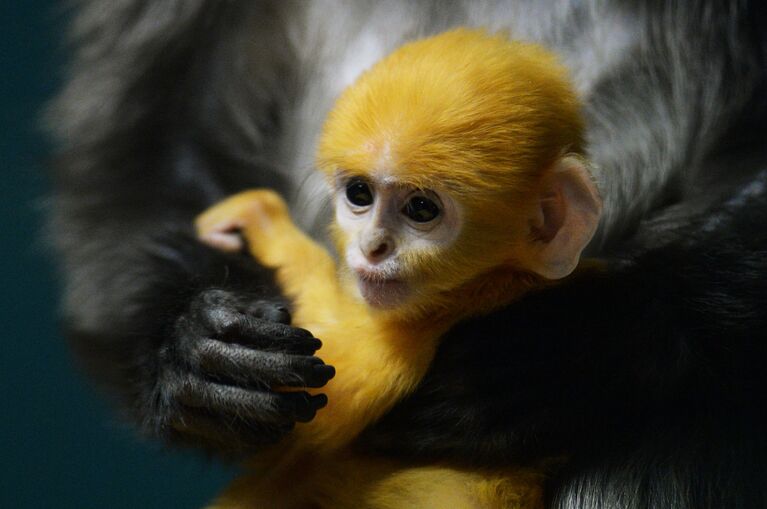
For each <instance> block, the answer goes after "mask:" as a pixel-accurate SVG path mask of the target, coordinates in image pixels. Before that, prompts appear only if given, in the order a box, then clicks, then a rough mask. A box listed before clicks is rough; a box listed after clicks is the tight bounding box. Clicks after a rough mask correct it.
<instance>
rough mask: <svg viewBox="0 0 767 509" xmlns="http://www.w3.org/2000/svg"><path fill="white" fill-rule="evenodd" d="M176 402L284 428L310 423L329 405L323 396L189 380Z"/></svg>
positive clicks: (195, 379) (177, 396) (183, 384)
mask: <svg viewBox="0 0 767 509" xmlns="http://www.w3.org/2000/svg"><path fill="white" fill-rule="evenodd" d="M176 399H177V401H178V402H179V403H181V405H183V406H186V407H190V408H198V409H205V410H206V411H208V412H210V413H211V414H215V415H234V416H238V417H240V418H242V419H245V420H246V421H252V422H257V423H260V424H262V425H278V426H283V425H286V424H290V423H292V422H296V421H298V422H308V421H310V420H312V419H313V418H314V416H315V415H316V413H317V410H319V409H320V408H323V407H324V406H325V405H326V404H327V397H326V396H325V395H323V394H320V395H316V396H312V395H310V394H308V393H306V392H294V393H275V392H271V391H256V390H249V389H243V388H240V387H233V386H231V385H223V384H218V383H214V382H209V381H207V380H204V379H200V378H197V377H188V378H187V379H186V380H184V382H183V383H181V384H180V386H179V388H178V391H177V394H176Z"/></svg>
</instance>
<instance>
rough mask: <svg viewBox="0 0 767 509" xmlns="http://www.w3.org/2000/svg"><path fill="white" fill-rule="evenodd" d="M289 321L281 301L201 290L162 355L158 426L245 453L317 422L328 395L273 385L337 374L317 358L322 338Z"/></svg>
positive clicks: (183, 439) (186, 439)
mask: <svg viewBox="0 0 767 509" xmlns="http://www.w3.org/2000/svg"><path fill="white" fill-rule="evenodd" d="M289 321H290V315H289V313H288V312H287V310H286V309H285V308H284V307H282V306H281V305H279V304H276V303H274V302H267V301H255V302H253V301H250V300H248V299H244V298H242V297H240V296H238V295H237V294H235V293H233V292H230V291H225V290H218V289H209V290H205V291H202V292H201V293H200V294H198V296H197V297H196V298H194V299H193V301H192V302H191V305H190V307H189V308H188V310H187V312H186V313H184V314H182V315H181V316H180V317H179V319H178V320H177V321H176V323H175V327H174V329H175V331H174V332H175V338H174V339H175V340H174V341H171V342H168V343H167V344H166V345H164V346H163V347H162V350H161V352H160V363H159V367H158V376H157V378H158V380H159V383H158V384H157V386H156V388H155V391H154V395H153V398H152V400H153V404H156V405H158V407H159V408H156V409H155V412H154V413H153V415H154V416H155V417H154V418H156V419H158V420H159V421H160V422H154V423H152V425H154V426H155V427H159V428H160V429H159V432H160V433H163V434H165V435H166V436H169V438H170V439H171V441H172V442H178V443H182V444H183V443H190V444H196V445H199V444H202V445H203V446H204V447H205V448H207V449H209V450H213V451H216V452H219V453H221V452H223V453H224V454H225V455H239V454H242V453H248V452H254V451H257V450H259V449H261V448H263V446H264V445H268V444H271V443H275V442H277V441H278V440H279V439H280V438H282V437H283V436H284V435H285V434H286V433H287V432H288V431H290V430H291V429H292V428H293V427H294V425H295V423H296V422H307V421H310V420H311V419H313V418H314V416H315V413H316V412H317V410H319V409H320V408H322V407H324V406H325V404H326V403H327V398H326V396H325V395H315V396H312V395H310V394H308V393H307V392H304V391H298V392H286V393H282V392H280V393H278V392H275V391H274V390H272V388H275V387H285V386H290V387H322V386H324V385H325V384H326V383H327V381H328V380H329V379H330V378H332V376H333V375H334V372H335V371H334V369H333V368H332V367H331V366H327V365H325V364H324V363H323V362H322V360H320V359H319V358H317V357H315V356H314V355H313V354H314V352H315V351H316V350H317V349H318V348H319V347H320V346H321V342H320V341H319V340H318V339H316V338H314V337H313V336H312V335H311V334H310V333H309V332H308V331H306V330H303V329H297V328H293V327H291V326H289V325H288V323H289ZM156 431H157V430H156Z"/></svg>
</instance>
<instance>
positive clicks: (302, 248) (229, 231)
mask: <svg viewBox="0 0 767 509" xmlns="http://www.w3.org/2000/svg"><path fill="white" fill-rule="evenodd" d="M195 223H196V227H197V234H198V236H199V237H200V238H201V239H202V240H204V241H207V242H209V243H211V244H212V245H213V246H216V247H223V248H226V245H227V242H229V243H230V245H231V244H232V243H233V244H237V242H238V241H239V238H238V236H239V234H240V233H241V234H242V235H243V236H244V237H245V240H246V241H247V244H248V246H247V247H248V250H249V251H250V253H251V255H253V257H254V258H255V259H256V260H257V261H258V262H259V263H261V264H262V265H264V266H265V267H268V268H271V269H275V270H276V272H277V279H278V281H279V284H280V288H281V289H282V291H283V292H284V293H285V294H286V295H287V296H288V297H289V298H291V299H292V300H293V301H294V302H296V301H297V302H298V303H299V306H298V307H299V309H298V312H300V313H301V314H302V315H304V316H303V319H302V320H301V321H302V322H312V321H314V320H313V319H312V318H311V316H310V315H311V313H312V309H311V308H313V307H316V306H315V305H300V303H301V302H311V303H316V302H323V303H324V305H325V306H331V307H333V306H337V305H340V304H338V303H336V302H334V301H333V300H332V296H333V295H338V293H339V291H340V288H339V285H338V277H337V274H336V264H335V261H334V260H333V258H332V257H331V256H330V254H329V253H328V252H327V250H326V249H325V248H324V247H322V246H321V245H319V244H318V243H317V242H315V241H314V240H312V239H311V238H310V237H309V236H308V235H306V234H305V233H304V232H302V231H301V230H300V229H299V228H298V227H297V226H296V225H295V224H294V223H293V221H292V219H291V217H290V212H289V211H288V206H287V204H286V203H285V201H284V200H283V199H282V198H281V197H280V196H279V195H278V194H277V193H276V192H274V191H271V190H269V189H256V190H250V191H243V192H241V193H238V194H236V195H234V196H231V197H229V198H227V199H226V200H224V201H223V202H221V203H218V204H216V205H214V206H213V207H211V208H210V209H208V210H206V211H205V212H204V213H203V214H201V215H200V216H198V217H197V219H196V220H195ZM222 239H223V244H221V242H222ZM307 313H308V314H309V315H307Z"/></svg>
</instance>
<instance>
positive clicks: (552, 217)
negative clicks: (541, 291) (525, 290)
mask: <svg viewBox="0 0 767 509" xmlns="http://www.w3.org/2000/svg"><path fill="white" fill-rule="evenodd" d="M601 213H602V200H601V198H600V197H599V192H598V191H597V188H596V185H595V184H594V181H593V180H592V178H591V175H590V174H589V171H588V170H587V169H586V166H585V164H584V162H583V161H582V160H581V159H580V158H579V157H577V156H574V155H572V156H564V157H562V158H561V159H559V160H558V161H557V162H556V163H555V165H554V167H553V168H552V169H551V170H550V172H549V175H547V176H546V177H545V179H544V189H543V192H542V194H541V200H540V209H539V215H538V217H537V218H536V220H535V221H533V225H532V228H531V233H532V237H533V242H534V245H533V252H534V259H533V260H532V262H531V265H532V266H531V267H530V268H531V269H532V270H533V271H534V272H536V273H537V274H540V275H541V276H543V277H545V278H547V279H560V278H563V277H565V276H567V275H569V274H570V273H571V272H572V271H573V270H575V267H576V266H577V265H578V260H579V259H580V256H581V252H582V251H583V249H584V248H585V247H586V245H587V244H588V243H589V241H590V240H591V237H593V236H594V232H595V231H596V229H597V225H598V224H599V217H600V215H601Z"/></svg>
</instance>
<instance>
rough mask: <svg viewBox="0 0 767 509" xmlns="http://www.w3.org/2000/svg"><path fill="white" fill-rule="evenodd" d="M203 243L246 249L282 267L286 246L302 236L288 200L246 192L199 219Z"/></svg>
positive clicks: (261, 191) (257, 191)
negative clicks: (295, 237)
mask: <svg viewBox="0 0 767 509" xmlns="http://www.w3.org/2000/svg"><path fill="white" fill-rule="evenodd" d="M195 227H196V229H197V236H198V238H199V240H200V241H201V242H203V243H205V244H208V245H210V246H212V247H214V248H216V249H220V250H222V251H229V252H233V251H234V252H236V251H242V250H243V248H244V243H243V236H244V237H245V238H246V240H247V242H248V247H249V249H250V252H251V254H252V255H253V257H254V258H256V259H257V260H258V261H259V262H261V263H262V264H264V265H266V266H269V267H277V266H279V265H281V261H282V258H284V256H283V255H284V254H285V253H287V252H289V247H286V243H287V242H289V241H290V239H291V238H292V237H293V236H294V234H296V233H297V234H298V235H299V236H300V235H301V234H300V232H298V231H297V229H296V227H295V226H294V225H293V223H292V221H291V219H290V213H289V212H288V207H287V205H286V204H285V201H284V200H283V199H282V198H281V197H280V196H279V195H278V194H277V193H276V192H274V191H271V190H269V189H255V190H250V191H244V192H241V193H238V194H236V195H234V196H231V197H229V198H227V199H225V200H224V201H222V202H220V203H218V204H216V205H214V206H213V207H211V208H209V209H208V210H206V211H205V212H203V213H202V214H201V215H200V216H198V217H197V219H196V220H195Z"/></svg>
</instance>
